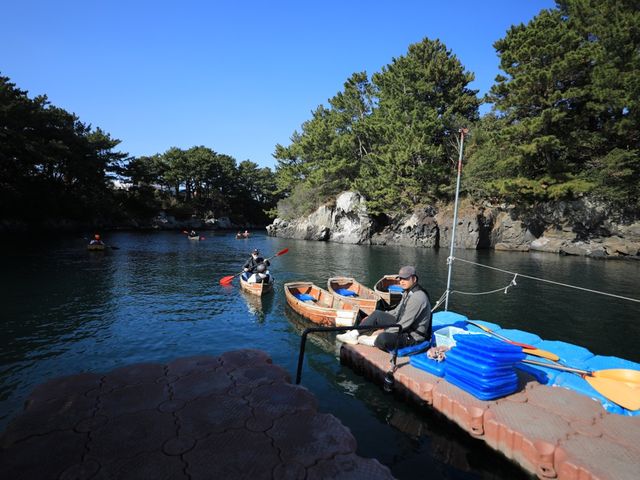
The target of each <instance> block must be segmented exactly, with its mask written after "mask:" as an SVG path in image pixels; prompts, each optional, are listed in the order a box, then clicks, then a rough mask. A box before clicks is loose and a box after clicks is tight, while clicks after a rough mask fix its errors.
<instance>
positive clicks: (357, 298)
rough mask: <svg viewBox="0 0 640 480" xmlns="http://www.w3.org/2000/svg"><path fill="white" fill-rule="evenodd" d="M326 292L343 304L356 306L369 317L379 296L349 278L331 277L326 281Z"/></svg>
mask: <svg viewBox="0 0 640 480" xmlns="http://www.w3.org/2000/svg"><path fill="white" fill-rule="evenodd" d="M327 290H329V292H330V293H332V294H333V295H336V296H337V297H338V298H340V299H341V300H343V301H345V302H349V303H353V304H355V305H357V306H358V307H359V308H360V310H362V311H363V312H365V313H366V314H367V315H371V313H373V311H374V310H375V309H376V305H377V304H378V302H379V301H380V296H379V295H378V294H377V293H376V292H375V291H373V290H372V289H370V288H369V287H367V286H365V285H363V284H361V283H360V282H358V281H357V280H355V279H354V278H351V277H332V278H330V279H329V280H327Z"/></svg>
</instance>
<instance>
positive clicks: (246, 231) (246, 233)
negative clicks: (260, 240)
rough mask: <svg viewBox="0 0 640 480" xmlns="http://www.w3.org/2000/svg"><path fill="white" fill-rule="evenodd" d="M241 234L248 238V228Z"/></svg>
mask: <svg viewBox="0 0 640 480" xmlns="http://www.w3.org/2000/svg"><path fill="white" fill-rule="evenodd" d="M242 236H243V237H244V238H249V230H245V231H244V233H243V234H242Z"/></svg>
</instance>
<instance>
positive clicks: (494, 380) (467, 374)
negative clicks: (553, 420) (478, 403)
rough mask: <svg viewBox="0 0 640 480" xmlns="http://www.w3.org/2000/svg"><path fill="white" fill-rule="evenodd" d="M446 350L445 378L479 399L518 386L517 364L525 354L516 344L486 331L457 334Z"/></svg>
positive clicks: (502, 393)
mask: <svg viewBox="0 0 640 480" xmlns="http://www.w3.org/2000/svg"><path fill="white" fill-rule="evenodd" d="M453 338H454V340H455V341H456V346H455V347H454V348H452V349H451V350H450V351H448V352H447V359H446V361H445V363H446V367H447V368H446V371H445V378H446V380H447V381H448V382H450V383H452V384H454V385H456V386H457V387H460V388H462V389H463V390H465V391H467V392H469V393H470V394H472V395H473V396H475V397H476V398H479V399H480V400H493V399H495V398H500V397H504V396H505V395H510V394H512V393H514V392H516V391H517V390H518V375H517V374H516V372H515V366H516V364H517V363H518V362H520V361H521V360H524V358H525V357H526V355H525V354H524V353H522V348H521V347H518V346H516V345H511V344H509V343H505V342H502V341H500V340H496V339H494V338H492V337H488V336H486V335H463V334H458V335H454V337H453Z"/></svg>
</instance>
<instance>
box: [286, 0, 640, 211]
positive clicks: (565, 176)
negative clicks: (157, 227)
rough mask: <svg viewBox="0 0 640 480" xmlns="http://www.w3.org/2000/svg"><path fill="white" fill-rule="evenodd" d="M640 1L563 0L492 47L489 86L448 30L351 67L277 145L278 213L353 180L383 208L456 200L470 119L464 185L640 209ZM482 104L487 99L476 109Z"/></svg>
mask: <svg viewBox="0 0 640 480" xmlns="http://www.w3.org/2000/svg"><path fill="white" fill-rule="evenodd" d="M639 7H640V2H638V1H637V0H611V1H608V2H600V1H597V0H558V1H557V2H556V8H554V9H548V10H543V11H541V12H540V13H539V14H538V15H537V16H536V17H535V18H534V19H532V20H531V21H530V22H529V23H528V24H526V25H522V24H521V25H517V26H513V27H511V28H510V29H509V30H508V31H507V32H506V35H505V37H504V38H502V39H500V40H498V41H496V42H495V44H494V47H495V49H496V51H497V54H498V56H499V58H500V68H501V70H502V71H503V72H504V73H503V74H501V75H499V76H498V77H497V78H496V80H495V84H494V85H493V86H492V88H491V90H490V92H489V94H488V95H487V96H486V97H485V98H482V99H481V98H478V96H477V91H474V90H471V89H470V88H469V85H470V83H471V82H472V81H473V79H474V77H473V74H472V73H471V72H468V71H466V70H465V68H464V66H463V65H462V64H461V62H460V61H459V60H458V58H457V57H456V56H455V55H454V54H453V52H451V51H450V50H449V49H447V48H446V46H445V45H444V44H443V43H442V42H440V41H438V40H430V39H424V40H423V41H421V42H419V43H416V44H413V45H411V46H409V48H408V51H407V53H406V54H405V55H403V56H401V57H399V58H394V59H392V61H391V63H390V64H388V65H386V66H385V67H383V68H382V69H381V71H380V72H376V73H374V74H373V75H371V77H369V76H368V75H367V73H366V72H358V73H354V74H353V75H352V76H351V77H350V78H349V79H347V81H346V82H345V83H344V88H343V90H342V91H340V92H338V93H337V94H336V95H335V96H334V97H333V98H331V99H329V100H328V105H327V106H324V105H320V106H319V107H318V108H317V109H316V110H315V111H313V113H312V116H311V118H310V119H309V120H307V121H306V122H305V123H304V124H303V125H302V126H301V131H300V132H297V131H296V132H294V133H293V135H292V137H291V143H290V145H288V146H282V145H277V146H276V151H275V155H274V156H275V158H276V159H277V167H276V176H277V185H278V193H279V194H282V195H284V196H285V197H286V198H285V199H283V200H282V201H280V203H279V204H278V213H279V214H280V215H281V216H284V217H285V218H287V217H295V216H298V215H301V214H304V213H308V212H309V211H311V210H312V209H313V208H315V207H317V206H318V204H320V203H326V202H330V201H331V199H332V198H333V197H335V195H336V194H337V193H339V192H340V191H342V190H347V189H355V190H358V191H360V192H361V193H362V194H363V195H364V196H365V198H366V200H367V203H368V208H369V210H370V211H371V212H372V213H374V214H383V213H393V212H399V211H404V210H406V209H407V208H412V207H414V206H416V205H421V204H428V203H431V202H437V201H441V200H442V201H447V200H450V199H451V198H452V189H453V188H454V183H455V182H454V178H455V172H456V170H455V165H456V161H457V156H458V145H457V143H456V138H457V135H458V133H457V132H458V130H459V129H460V128H461V127H468V128H469V129H470V131H471V136H470V137H469V143H468V144H466V145H467V148H465V162H466V166H465V169H466V173H465V175H464V176H463V190H464V191H465V192H466V194H467V195H469V196H470V197H471V198H472V199H475V200H480V199H487V198H489V199H494V200H496V201H508V202H516V203H519V204H521V205H533V204H536V203H537V202H544V201H549V200H560V199H575V198H577V197H580V196H583V195H589V196H591V197H593V198H597V199H602V200H604V201H606V202H609V203H610V204H611V205H613V206H615V207H617V208H619V209H621V210H626V211H629V212H632V213H635V214H637V212H638V209H639V208H640V153H639V152H640V108H639V107H640V105H639V102H640V29H639V28H638V25H640V8H639ZM482 102H485V103H489V104H491V111H490V113H488V114H487V115H484V116H482V117H480V116H479V107H480V104H481V103H482Z"/></svg>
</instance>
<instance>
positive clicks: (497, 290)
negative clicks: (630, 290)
mask: <svg viewBox="0 0 640 480" xmlns="http://www.w3.org/2000/svg"><path fill="white" fill-rule="evenodd" d="M454 260H455V261H458V262H464V263H470V264H471V265H477V266H478V267H483V268H488V269H490V270H496V271H498V272H502V273H508V274H510V275H513V276H514V277H513V280H511V283H510V284H509V285H508V286H507V287H505V288H498V289H496V290H494V291H492V292H484V293H477V294H475V295H485V294H488V293H495V292H499V291H501V290H504V293H507V290H508V289H509V288H510V287H511V286H512V285H515V284H516V283H515V280H516V277H518V276H520V277H523V278H528V279H530V280H537V281H539V282H545V283H550V284H552V285H559V286H561V287H567V288H574V289H576V290H582V291H583V292H589V293H595V294H598V295H605V296H608V297H613V298H619V299H621V300H628V301H630V302H636V303H640V300H639V299H637V298H630V297H624V296H622V295H616V294H615V293H608V292H602V291H600V290H592V289H591V288H584V287H577V286H575V285H570V284H568V283H562V282H555V281H553V280H547V279H545V278H539V277H533V276H531V275H524V274H522V273H516V272H510V271H509V270H503V269H501V268H497V267H490V266H489V265H483V264H481V263H476V262H472V261H471V260H463V259H462V258H457V257H449V258H447V262H453V261H454ZM454 292H455V291H452V292H450V293H454ZM455 293H459V294H462V295H474V294H473V293H463V292H455Z"/></svg>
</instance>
